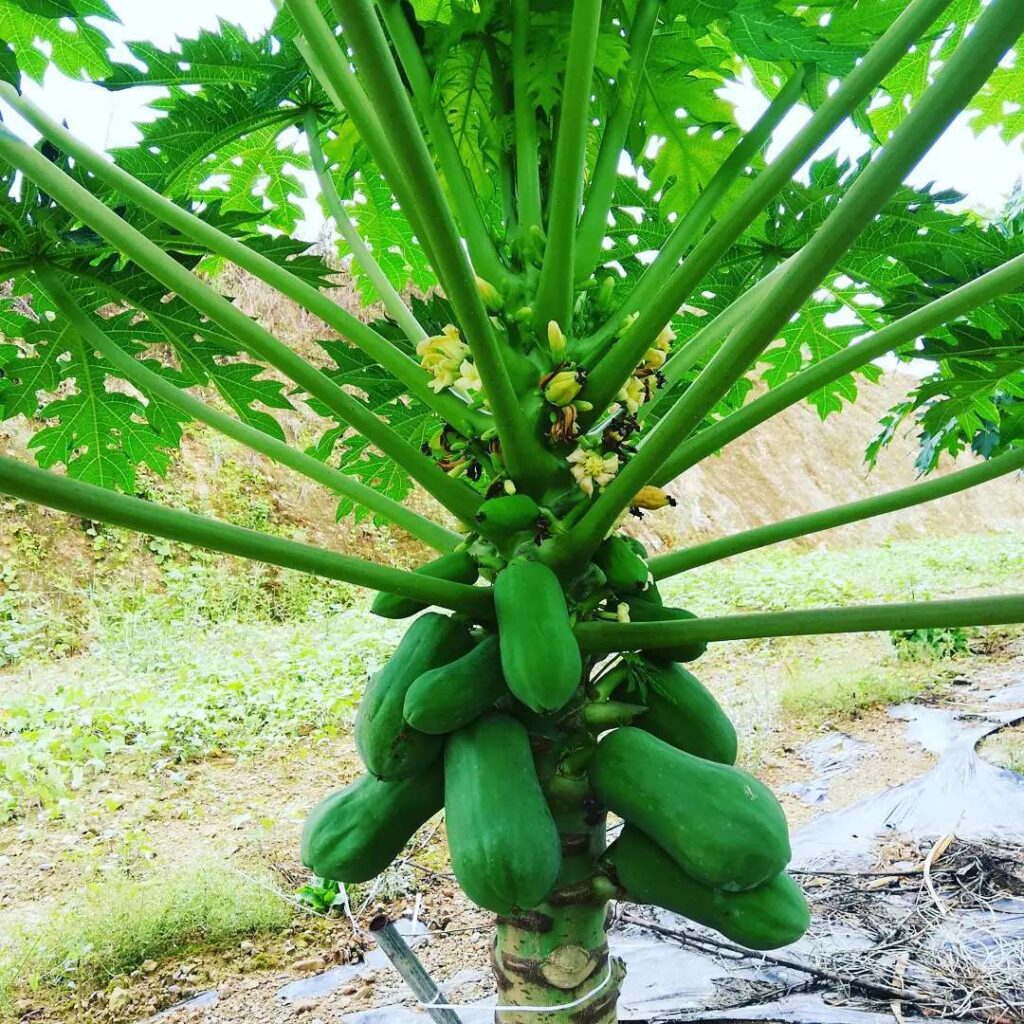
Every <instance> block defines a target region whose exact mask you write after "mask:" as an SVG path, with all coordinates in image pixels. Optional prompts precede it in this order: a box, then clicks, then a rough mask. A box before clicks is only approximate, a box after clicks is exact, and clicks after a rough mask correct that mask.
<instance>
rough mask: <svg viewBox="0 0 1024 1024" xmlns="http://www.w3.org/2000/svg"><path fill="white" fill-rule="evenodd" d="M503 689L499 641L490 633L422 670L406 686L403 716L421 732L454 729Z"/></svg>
mask: <svg viewBox="0 0 1024 1024" xmlns="http://www.w3.org/2000/svg"><path fill="white" fill-rule="evenodd" d="M506 693H508V687H507V686H506V685H505V677H504V676H503V675H502V673H501V650H500V644H499V642H498V637H497V636H496V635H495V634H494V633H489V634H488V635H487V636H486V637H484V639H483V640H481V641H480V643H478V644H477V645H476V647H474V648H473V649H472V650H471V651H469V652H468V653H467V654H464V655H462V657H461V658H456V659H455V661H452V662H449V663H448V664H447V665H440V666H438V667H437V668H432V669H430V670H429V671H427V672H424V673H423V675H421V676H420V677H419V678H418V679H417V680H416V681H415V682H414V683H413V684H412V686H410V687H409V691H408V693H406V695H405V720H406V721H407V722H408V723H409V724H410V725H411V726H412V727H413V728H414V729H419V731H420V732H429V733H432V734H438V735H440V734H444V733H449V732H455V730H456V729H461V728H462V727H463V726H464V725H469V723H470V722H472V721H473V720H474V719H476V718H479V717H480V715H482V714H483V713H484V712H485V711H487V710H488V709H489V708H492V707H493V706H494V703H495V701H497V700H499V699H500V698H501V697H503V696H504V695H505V694H506Z"/></svg>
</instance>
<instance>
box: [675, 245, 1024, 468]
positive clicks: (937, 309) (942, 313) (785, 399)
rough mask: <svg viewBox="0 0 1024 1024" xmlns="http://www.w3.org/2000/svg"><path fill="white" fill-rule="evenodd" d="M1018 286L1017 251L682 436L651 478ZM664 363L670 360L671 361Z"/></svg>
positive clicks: (1023, 276) (1021, 282)
mask: <svg viewBox="0 0 1024 1024" xmlns="http://www.w3.org/2000/svg"><path fill="white" fill-rule="evenodd" d="M765 280H767V279H765ZM1021 288H1024V256H1017V257H1016V258H1015V259H1012V260H1008V261H1007V262H1006V263H1004V264H1003V265H1002V266H1000V267H996V269H995V270H990V271H989V272H988V273H987V274H984V275H982V276H981V277H979V278H978V279H977V280H976V281H971V282H970V283H969V284H965V285H962V286H961V287H960V288H957V289H956V290H955V291H952V292H950V293H949V294H948V295H943V296H942V297H941V298H939V299H935V300H934V301H932V302H929V303H928V304H927V305H925V306H922V307H921V308H920V309H917V310H915V311H914V312H913V313H908V314H907V315H906V316H904V317H901V318H900V319H899V320H896V321H894V322H893V323H891V324H888V325H887V326H885V327H883V328H882V329H881V330H879V331H877V332H876V333H875V334H872V335H870V336H869V337H867V338H864V339H862V340H861V341H858V342H855V343H854V344H852V345H850V346H848V347H847V348H845V349H843V350H842V351H841V352H836V353H835V354H834V355H831V356H829V357H828V358H826V359H822V360H821V362H819V363H815V364H814V365H813V366H809V367H808V368H807V369H806V370H802V371H801V372H800V373H798V374H796V375H795V376H793V377H790V378H789V380H787V381H784V382H783V383H782V384H780V385H779V386H778V387H777V388H773V389H772V390H771V391H769V392H767V393H766V394H764V395H762V396H761V397H760V398H757V399H755V400H754V401H753V402H751V403H750V404H749V405H745V406H743V407H742V408H741V409H737V410H736V412H734V413H732V414H731V415H729V416H726V417H725V418H724V419H721V420H719V421H718V422H717V423H714V424H713V425H712V426H710V427H708V428H707V429H706V430H702V431H701V432H700V433H699V434H697V435H695V436H694V437H692V438H690V439H689V440H688V441H684V442H683V444H682V445H681V446H680V447H679V448H678V449H677V450H676V452H675V453H674V454H673V455H672V456H671V458H669V459H668V460H667V461H666V462H665V464H664V465H663V466H662V467H661V469H660V470H659V471H658V473H657V475H656V476H655V481H656V482H657V483H658V484H660V485H664V484H666V483H668V482H669V481H670V480H673V479H675V478H676V477H677V476H679V475H680V474H681V473H685V472H686V470H688V469H689V468H690V467H692V466H695V465H696V464H697V463H698V462H700V461H701V459H704V458H706V457H707V456H708V455H710V454H711V453H712V452H716V451H718V450H719V449H720V448H724V447H725V445H727V444H729V442H730V441H735V440H736V438H738V437H741V436H742V435H743V434H746V433H747V432H748V431H750V430H753V428H754V427H756V426H758V424H761V423H764V422H765V421H766V420H768V419H771V417H772V416H776V415H778V413H780V412H782V411H783V410H784V409H788V408H789V407H790V406H791V405H795V404H796V403H797V402H799V401H802V400H803V399H805V398H806V397H807V396H808V395H810V394H812V393H813V392H815V391H817V390H818V389H819V388H822V387H824V386H825V385H827V384H830V383H832V381H835V380H838V379H839V378H840V377H845V376H846V374H848V373H852V372H853V371H854V370H857V369H859V368H860V367H862V366H866V365H867V364H868V363H870V362H871V361H872V360H873V359H878V358H879V357H880V356H884V355H885V354H886V353H887V352H891V351H893V349H895V348H898V347H899V346H900V345H904V344H907V343H909V342H912V341H914V339H916V338H918V337H920V336H921V335H922V334H925V333H927V332H928V331H931V330H934V329H935V328H936V327H939V326H941V325H942V324H945V323H949V322H950V321H951V320H955V319H956V318H957V317H959V316H962V315H963V314H964V313H966V312H968V311H969V310H971V309H975V308H977V307H978V306H982V305H984V304H985V303H986V302H990V301H991V300H992V299H995V298H997V297H998V296H1000V295H1006V294H1008V293H1010V292H1014V291H1017V290H1019V289H1021ZM756 291H757V288H756V287H755V288H753V289H751V291H749V292H747V293H746V294H747V295H753V294H754V292H756ZM730 308H732V307H730ZM683 351H685V349H684V350H683ZM666 365H671V361H670V362H669V364H666Z"/></svg>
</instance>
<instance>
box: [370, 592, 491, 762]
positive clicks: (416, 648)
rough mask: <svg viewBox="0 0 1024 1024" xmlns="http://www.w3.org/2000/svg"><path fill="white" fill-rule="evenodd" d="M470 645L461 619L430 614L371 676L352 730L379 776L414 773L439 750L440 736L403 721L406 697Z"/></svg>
mask: <svg viewBox="0 0 1024 1024" xmlns="http://www.w3.org/2000/svg"><path fill="white" fill-rule="evenodd" d="M472 646H473V638H472V637H471V636H470V633H469V630H468V629H467V628H466V627H465V626H464V625H463V624H462V623H461V622H459V621H457V620H456V619H452V618H449V617H448V616H447V615H438V614H437V613H435V612H428V613H427V614H426V615H423V616H421V617H420V618H418V619H417V620H416V621H415V622H414V623H413V624H412V625H411V626H410V627H409V628H408V630H407V631H406V634H405V636H404V637H402V642H401V643H400V644H399V645H398V649H397V650H396V651H395V653H394V654H393V655H392V656H391V660H390V661H389V662H388V663H387V665H385V666H384V668H382V669H381V670H380V672H378V673H377V674H376V675H375V676H374V677H373V678H372V679H371V680H370V682H369V685H368V686H367V687H366V692H365V693H364V694H363V699H362V700H361V701H360V702H359V710H358V711H357V712H356V723H355V730H354V731H355V740H356V748H357V749H358V751H359V754H360V756H361V757H362V759H363V764H365V765H366V767H367V768H368V769H369V770H370V771H371V772H372V773H373V774H374V775H376V776H377V777H378V778H380V779H404V778H407V777H409V776H411V775H415V774H416V773H417V772H419V771H422V770H423V769H424V768H425V767H426V766H427V765H429V764H430V763H431V762H432V761H433V760H434V759H435V758H436V757H437V756H438V755H439V754H440V752H441V740H440V737H438V736H428V735H427V734H426V733H423V732H419V730H417V729H414V728H413V727H412V726H411V725H409V724H408V723H407V722H406V721H405V717H404V707H405V695H406V693H407V692H408V690H409V687H410V686H412V684H413V683H414V682H415V681H416V680H417V679H419V677H420V676H421V675H423V673H424V672H427V671H428V670H430V669H432V668H437V667H438V666H439V665H446V664H448V662H450V661H454V660H455V659H456V658H461V657H462V655H463V654H465V653H466V652H467V651H468V650H469V649H470V648H471V647H472Z"/></svg>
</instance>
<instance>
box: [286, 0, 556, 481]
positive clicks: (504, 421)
mask: <svg viewBox="0 0 1024 1024" xmlns="http://www.w3.org/2000/svg"><path fill="white" fill-rule="evenodd" d="M291 2H293V0H289V3H291ZM334 8H335V13H336V15H337V17H338V19H339V21H341V23H342V25H343V28H344V30H345V35H346V39H347V40H348V41H349V43H350V44H351V46H352V48H353V51H354V54H355V60H356V63H357V65H358V66H359V69H360V71H361V72H362V74H363V75H364V76H365V79H366V82H367V85H368V86H369V88H370V90H371V92H372V94H373V98H374V101H375V104H376V108H377V110H378V111H379V113H380V116H381V118H382V120H383V121H385V122H386V123H387V125H388V130H389V132H390V134H391V138H392V139H393V140H394V143H395V154H396V156H397V157H398V159H399V160H400V161H402V163H403V164H404V165H405V166H406V167H407V168H408V169H409V174H410V176H411V178H412V179H413V180H414V181H416V183H417V186H418V188H417V194H418V198H419V201H420V206H421V213H422V217H423V224H424V230H425V231H426V232H427V237H428V238H429V239H430V243H431V248H432V250H433V252H434V255H435V256H436V258H437V262H436V263H435V270H436V271H437V274H438V277H439V278H440V280H441V281H442V283H443V284H444V287H445V292H446V294H447V296H448V299H449V301H450V302H451V304H452V307H453V308H454V310H455V314H456V316H457V317H458V320H459V326H460V327H461V329H462V332H463V335H464V337H465V339H466V343H467V344H468V345H469V348H470V351H471V352H472V353H473V359H474V362H475V363H476V367H477V370H478V371H479V373H480V379H481V381H482V382H483V388H484V391H485V393H486V395H487V398H488V400H489V402H490V406H491V412H492V413H493V415H494V422H495V426H496V427H497V429H498V436H499V439H500V441H501V451H502V458H503V459H504V462H505V466H506V468H507V469H508V472H509V475H510V476H511V477H512V478H513V479H514V480H516V481H517V482H518V483H522V484H523V485H525V486H526V488H528V489H529V488H531V487H536V488H538V489H539V488H542V486H543V480H542V479H541V476H542V474H543V473H544V470H545V462H546V460H545V452H544V450H543V448H542V447H541V444H540V439H539V436H537V435H536V434H535V433H534V432H533V431H532V429H531V426H530V424H529V423H528V422H527V421H526V419H525V417H524V416H523V414H522V409H521V406H520V400H519V396H518V395H517V394H516V391H515V388H514V387H513V385H512V380H511V378H510V376H509V373H508V368H507V367H506V365H505V362H504V360H503V358H502V355H501V351H500V349H499V347H498V342H497V339H496V337H495V334H494V331H493V329H492V327H491V322H490V319H489V318H488V316H487V310H486V308H485V307H484V303H483V300H482V299H481V298H480V294H479V292H478V290H477V285H476V277H475V275H474V273H473V268H472V267H471V266H470V264H469V260H467V258H466V254H465V251H464V250H463V248H462V240H461V239H460V238H459V235H458V232H457V231H456V228H455V222H454V220H453V219H452V214H451V211H450V210H449V208H448V205H447V203H446V202H445V198H444V193H443V192H442V190H441V183H440V181H439V179H438V177H437V172H436V171H435V169H434V164H433V161H432V159H431V157H430V153H429V151H428V150H427V146H426V143H425V142H424V140H423V135H422V133H421V132H420V127H419V124H418V123H417V121H416V115H415V113H414V112H413V110H412V107H411V105H410V103H409V98H408V96H407V95H406V93H405V89H404V87H403V85H402V80H401V78H400V77H399V74H398V69H397V68H396V67H395V62H394V60H393V59H392V57H391V52H390V50H389V49H388V44H387V40H386V39H385V38H384V33H383V31H382V29H381V27H380V23H379V22H378V20H377V14H376V11H375V10H374V8H373V3H372V0H347V2H345V3H341V2H339V0H334Z"/></svg>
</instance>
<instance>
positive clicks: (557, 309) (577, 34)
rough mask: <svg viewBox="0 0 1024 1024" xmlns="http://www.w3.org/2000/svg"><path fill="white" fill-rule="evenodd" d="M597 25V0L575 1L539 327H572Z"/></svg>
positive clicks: (536, 322)
mask: <svg viewBox="0 0 1024 1024" xmlns="http://www.w3.org/2000/svg"><path fill="white" fill-rule="evenodd" d="M600 27H601V0H575V2H574V3H573V5H572V26H571V28H570V30H569V57H568V60H567V61H566V68H565V85H564V88H563V90H562V104H561V109H560V111H559V117H558V140H557V142H556V145H555V166H554V171H553V173H552V186H551V195H550V199H549V209H548V238H547V246H546V247H545V249H544V262H543V263H542V264H541V271H540V281H539V283H538V285H537V295H536V298H535V299H534V318H533V319H534V326H535V327H536V328H537V330H538V331H540V330H543V329H544V328H545V327H546V325H547V323H548V322H549V321H550V320H554V321H555V322H556V323H557V324H559V325H560V326H561V327H562V328H563V330H565V331H567V332H568V331H570V330H571V327H572V299H573V280H574V277H575V275H574V273H573V268H574V267H575V265H576V258H575V252H576V221H577V219H578V217H579V213H580V191H581V189H582V187H583V172H584V170H585V168H586V155H587V134H588V132H589V130H590V118H589V117H588V116H587V115H588V113H589V111H590V94H591V90H592V88H593V81H594V59H595V57H596V55H597V36H598V32H599V30H600Z"/></svg>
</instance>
